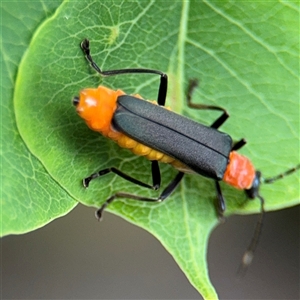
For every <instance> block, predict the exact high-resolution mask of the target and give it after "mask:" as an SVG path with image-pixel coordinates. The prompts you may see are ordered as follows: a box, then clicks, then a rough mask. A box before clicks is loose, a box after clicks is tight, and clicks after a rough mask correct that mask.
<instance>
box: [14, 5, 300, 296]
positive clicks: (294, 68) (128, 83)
mask: <svg viewBox="0 0 300 300" xmlns="http://www.w3.org/2000/svg"><path fill="white" fill-rule="evenodd" d="M298 11H299V9H298V6H297V5H296V2H294V3H293V2H288V3H276V4H274V3H273V2H254V3H253V2H242V3H233V2H226V1H223V2H199V1H191V2H187V1H185V2H182V3H181V2H177V1H176V2H174V3H170V2H160V1H143V2H141V1H136V2H133V1H131V2H120V1H109V2H108V1H106V2H104V3H99V2H92V1H82V2H75V1H74V2H73V1H68V2H64V3H62V4H61V5H60V6H59V8H58V9H57V11H56V13H55V14H54V15H53V17H51V18H48V19H46V20H45V21H44V22H43V24H42V25H41V26H40V27H39V28H38V30H36V34H35V35H34V36H32V38H31V41H30V46H29V48H28V51H27V52H26V55H25V56H24V58H23V60H22V64H21V66H20V68H19V72H18V78H17V83H16V87H15V88H16V89H15V94H14V104H15V113H16V117H17V125H18V130H19V131H20V133H21V136H22V138H23V139H24V141H25V143H26V146H27V147H28V149H29V152H28V151H27V149H24V152H25V153H26V155H31V156H32V155H34V157H36V158H37V159H38V160H39V161H40V162H42V164H43V166H44V167H45V169H46V170H47V172H48V174H49V175H50V176H51V177H52V178H53V180H54V181H52V182H57V183H58V184H59V186H58V185H57V191H56V192H54V194H55V193H59V192H64V193H66V194H68V195H71V196H72V197H73V198H74V199H76V200H78V201H80V202H81V203H84V204H86V205H91V206H95V207H99V206H100V205H101V204H102V203H103V202H104V201H105V199H107V198H108V197H109V196H110V195H111V194H112V193H114V192H116V191H126V192H133V193H135V194H139V195H145V196H150V195H151V196H155V195H157V193H155V192H149V191H147V190H144V189H142V188H138V187H136V186H134V185H133V184H129V183H128V182H126V181H124V180H122V179H120V178H118V177H117V176H113V175H107V176H105V177H103V178H101V179H99V180H97V181H94V182H92V183H91V186H90V188H89V189H88V190H84V189H83V188H82V186H81V179H82V178H84V177H85V176H87V175H89V174H90V173H93V172H94V171H97V170H99V169H101V168H106V167H110V166H115V167H118V168H120V169H121V170H122V171H124V172H126V173H128V174H130V175H132V176H133V177H135V178H139V179H141V180H143V181H145V182H151V176H150V174H149V173H150V165H149V162H148V161H146V160H145V159H143V158H137V157H135V156H134V155H132V154H131V153H129V152H128V151H126V150H124V149H120V148H119V147H118V146H117V145H115V144H114V143H113V142H112V141H109V140H106V139H104V138H103V137H101V136H99V134H97V133H95V132H92V131H90V130H89V129H88V128H87V127H86V126H85V124H84V122H83V121H82V120H80V119H79V117H78V116H77V115H76V112H75V109H74V108H73V107H72V105H71V99H72V97H73V96H74V95H77V94H78V92H79V90H80V89H82V88H85V87H96V86H97V85H99V84H102V83H103V84H104V85H107V86H109V87H112V88H121V89H123V90H124V91H125V92H127V93H139V94H141V95H143V96H144V97H145V98H147V99H155V98H156V95H157V87H158V78H155V76H150V75H148V76H146V75H145V76H144V75H143V76H142V75H141V76H138V75H132V76H131V75H127V76H125V75H124V76H117V77H113V78H105V79H103V78H99V76H98V75H97V74H95V72H94V71H93V70H91V68H90V67H89V66H88V64H87V63H86V60H85V59H84V57H83V54H82V52H81V50H80V48H79V43H80V42H81V40H82V39H83V38H89V39H90V40H91V47H92V53H93V55H94V58H95V60H96V61H97V62H98V63H99V65H100V67H102V68H103V69H105V70H108V69H119V68H129V67H144V68H153V69H159V70H162V71H166V72H167V73H168V75H169V81H170V87H169V90H168V100H167V101H168V105H170V106H171V107H172V109H174V110H175V111H177V112H179V113H182V114H184V115H187V116H190V117H191V118H193V119H195V120H197V121H199V122H202V123H204V124H207V125H209V124H211V123H212V121H213V120H214V119H216V117H217V114H216V113H214V112H212V113H208V112H203V111H191V110H189V109H187V108H186V106H185V101H184V91H185V88H186V86H187V82H188V79H189V78H198V79H200V82H201V86H200V87H199V89H198V90H197V91H196V92H195V95H194V96H195V98H194V99H195V101H196V102H199V103H205V104H212V105H218V106H222V107H225V108H226V109H227V110H228V111H229V113H230V115H231V118H230V119H229V120H228V121H227V122H226V124H225V125H224V126H222V131H224V132H228V133H230V134H231V136H232V137H233V138H234V139H237V140H238V139H240V138H242V137H245V138H247V140H248V145H247V146H245V147H244V148H243V149H242V150H241V153H244V154H245V155H247V156H248V157H249V158H251V160H252V161H253V163H254V165H255V166H257V167H258V168H259V169H261V170H262V171H263V174H264V175H265V176H273V175H276V174H277V173H280V172H282V171H285V170H286V169H288V168H290V167H293V166H294V165H296V164H297V163H299V102H298V99H299V74H298V61H299V55H298V53H299V48H298V36H299V12H298ZM23 156H24V155H23ZM32 169H34V168H32ZM25 170H27V168H25ZM48 174H47V175H48ZM175 174H176V171H175V170H172V168H171V167H170V166H162V179H163V182H162V185H163V186H165V185H166V184H167V183H168V182H170V180H171V179H172V178H173V177H174V176H175ZM222 187H223V192H224V195H225V197H226V199H227V202H226V203H227V215H230V214H232V213H244V214H247V213H253V212H257V211H258V210H259V202H258V201H251V202H245V196H244V195H243V193H242V192H241V191H236V190H234V189H233V188H230V187H228V186H225V185H223V186H222ZM298 187H299V176H298V174H294V175H293V176H292V175H291V176H289V177H286V178H285V179H284V180H281V181H278V182H276V183H274V184H273V185H264V186H263V187H262V189H261V194H262V195H263V196H264V198H265V200H266V210H276V209H282V208H285V207H289V206H292V205H295V204H298V203H299V189H298ZM27 190H29V191H30V192H31V190H30V189H27ZM47 191H48V187H47ZM51 194H52V193H51ZM30 197H32V199H35V201H36V203H40V202H39V201H40V197H36V195H35V194H34V193H31V194H30ZM56 198H57V197H56ZM214 198H215V191H214V183H213V182H212V181H210V180H208V179H205V178H202V177H200V176H195V175H193V176H192V175H187V176H185V178H184V180H183V182H182V183H181V184H180V187H179V188H178V189H177V190H176V192H175V193H174V194H173V195H172V196H171V197H170V199H169V200H167V201H166V202H165V203H161V204H147V203H139V202H137V201H133V200H120V201H115V202H114V203H112V204H111V205H110V206H109V208H108V210H109V211H111V212H113V213H115V214H118V215H120V216H122V217H123V218H125V219H127V220H128V221H130V222H132V223H134V224H136V225H138V226H141V227H143V228H145V229H146V230H148V231H149V232H151V233H152V234H153V235H154V236H156V237H157V238H158V239H159V240H160V241H161V243H162V244H163V245H164V246H165V247H166V249H167V250H168V251H169V252H170V253H171V254H172V255H173V257H174V259H175V260H176V261H177V263H178V264H179V265H180V267H181V268H182V270H183V271H184V272H185V274H186V275H187V277H188V278H189V280H190V281H191V283H192V284H193V285H194V286H195V287H196V288H197V290H198V291H199V292H200V293H201V294H202V296H203V297H204V298H205V299H214V298H216V297H217V296H216V292H215V290H214V288H213V286H212V285H211V283H210V281H209V277H208V271H207V263H206V251H207V243H208V237H209V235H210V233H211V231H212V229H213V228H214V227H215V226H216V225H217V223H218V220H217V217H216V213H215V208H214V203H213V202H214ZM64 201H66V202H67V201H69V200H68V198H67V197H66V199H65V200H63V199H62V200H61V201H60V202H59V203H60V205H63V202H64ZM65 212H67V209H66V211H65ZM53 217H54V214H53ZM104 217H105V216H104Z"/></svg>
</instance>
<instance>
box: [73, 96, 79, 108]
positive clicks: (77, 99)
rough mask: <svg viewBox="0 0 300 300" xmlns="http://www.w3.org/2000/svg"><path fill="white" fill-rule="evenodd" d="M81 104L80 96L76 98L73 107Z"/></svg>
mask: <svg viewBox="0 0 300 300" xmlns="http://www.w3.org/2000/svg"><path fill="white" fill-rule="evenodd" d="M78 104H79V97H78V96H75V97H74V98H73V105H74V106H77V105H78Z"/></svg>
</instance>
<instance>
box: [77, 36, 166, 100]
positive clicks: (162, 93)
mask: <svg viewBox="0 0 300 300" xmlns="http://www.w3.org/2000/svg"><path fill="white" fill-rule="evenodd" d="M80 47H81V49H82V51H83V53H84V55H85V57H86V59H87V61H88V62H89V63H90V65H91V67H92V68H93V69H94V70H95V71H96V72H97V73H99V74H100V75H101V76H114V75H120V74H134V73H138V74H141V73H144V74H156V75H159V76H160V84H159V90H158V96H157V103H158V105H162V106H164V105H165V102H166V97H167V90H168V76H167V74H166V73H163V72H161V71H159V70H153V69H143V68H132V69H119V70H108V71H102V70H101V69H100V67H99V66H98V65H97V64H96V62H95V61H94V60H93V58H92V56H91V50H90V42H89V40H88V39H84V40H83V41H82V42H81V44H80Z"/></svg>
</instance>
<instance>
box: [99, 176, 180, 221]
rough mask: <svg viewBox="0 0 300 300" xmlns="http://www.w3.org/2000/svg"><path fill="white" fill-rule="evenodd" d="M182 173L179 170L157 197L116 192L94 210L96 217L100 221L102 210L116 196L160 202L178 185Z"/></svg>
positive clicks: (116, 197)
mask: <svg viewBox="0 0 300 300" xmlns="http://www.w3.org/2000/svg"><path fill="white" fill-rule="evenodd" d="M183 175H184V173H183V172H179V173H178V174H177V175H176V177H175V178H174V179H173V180H172V181H171V182H170V183H169V184H168V186H167V187H166V188H165V189H164V190H163V192H162V193H161V194H160V196H159V197H158V198H150V197H143V196H138V195H134V194H130V193H125V192H117V193H115V194H114V195H112V196H110V197H109V198H108V199H107V200H106V201H105V202H104V204H103V205H102V206H101V207H100V208H99V209H98V210H97V211H96V218H97V219H98V220H99V221H100V220H101V218H102V214H103V211H104V209H105V208H106V207H107V205H108V204H110V203H111V202H113V201H114V200H115V199H118V198H127V199H133V200H138V201H146V202H162V201H164V200H165V199H167V198H168V197H169V196H170V195H171V193H172V192H173V191H174V190H175V189H176V187H177V186H178V184H179V182H180V181H181V179H182V177H183Z"/></svg>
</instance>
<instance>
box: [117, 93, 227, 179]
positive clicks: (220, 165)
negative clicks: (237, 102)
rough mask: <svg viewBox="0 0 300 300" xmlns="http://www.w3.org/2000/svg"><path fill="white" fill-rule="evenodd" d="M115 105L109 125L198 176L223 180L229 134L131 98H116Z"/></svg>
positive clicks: (124, 96) (126, 96)
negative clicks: (163, 154)
mask: <svg viewBox="0 0 300 300" xmlns="http://www.w3.org/2000/svg"><path fill="white" fill-rule="evenodd" d="M117 103H118V108H117V109H116V111H115V114H114V116H113V123H112V124H113V126H114V127H115V128H116V129H117V130H119V131H121V132H123V133H125V134H126V135H128V136H129V137H131V138H133V139H135V140H137V141H138V142H140V143H142V144H144V145H146V146H148V147H151V148H153V149H155V150H158V151H160V152H163V153H165V154H167V155H169V156H171V157H173V158H175V159H177V160H179V161H180V162H182V163H183V164H185V165H186V166H188V167H189V168H191V170H193V171H195V172H196V173H198V174H201V175H203V176H206V177H209V178H213V179H215V180H221V179H222V178H223V175H224V172H225V170H226V167H227V164H228V162H229V153H230V151H231V147H232V139H231V137H230V136H229V135H227V134H225V133H223V132H220V131H218V130H216V129H214V128H211V127H207V126H204V125H202V124H199V123H197V122H195V121H193V120H190V119H188V118H186V117H183V116H181V115H178V114H176V113H174V112H172V111H170V110H167V109H166V108H164V107H162V106H159V105H155V104H152V103H151V102H148V101H145V100H141V99H138V98H135V97H133V96H128V95H122V96H119V97H118V100H117Z"/></svg>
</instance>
